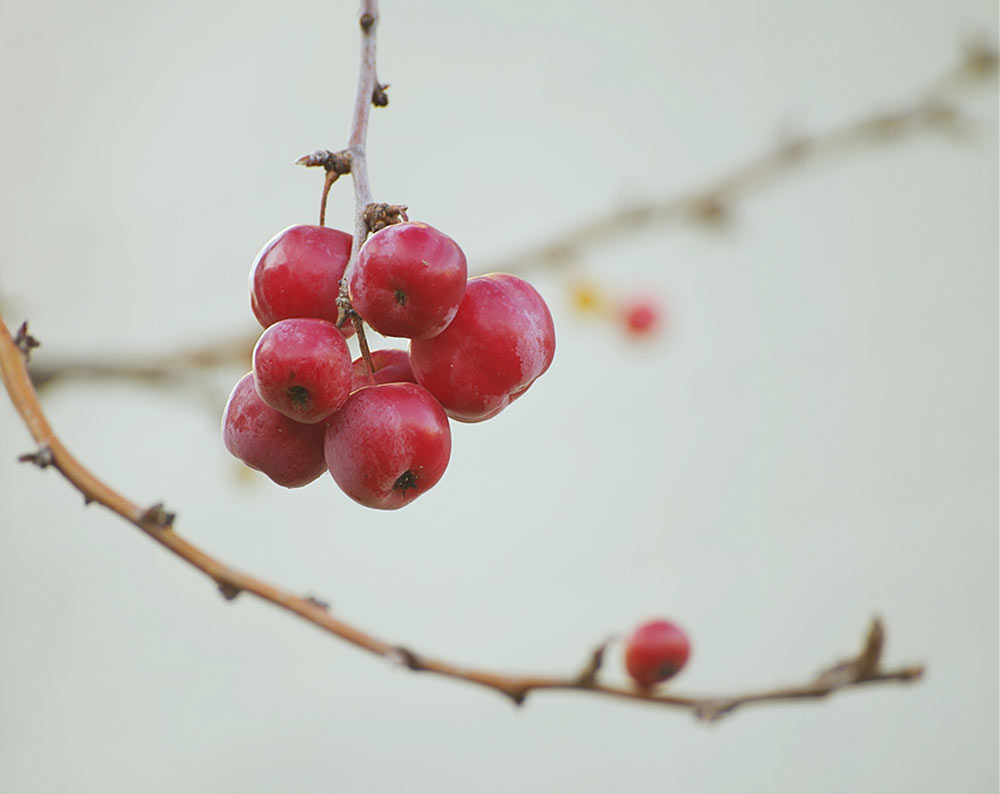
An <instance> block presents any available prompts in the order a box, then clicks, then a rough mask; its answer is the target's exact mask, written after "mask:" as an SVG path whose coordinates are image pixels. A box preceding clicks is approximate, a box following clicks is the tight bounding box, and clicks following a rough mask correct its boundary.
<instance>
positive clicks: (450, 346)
mask: <svg viewBox="0 0 1000 794" xmlns="http://www.w3.org/2000/svg"><path fill="white" fill-rule="evenodd" d="M555 345H556V337H555V327H554V326H553V324H552V315H551V314H550V313H549V308H548V306H547V305H546V304H545V301H544V300H543V299H542V296H541V295H539V294H538V292H537V291H536V290H535V289H534V287H532V286H531V285H530V284H529V283H528V282H526V281H523V280H522V279H519V278H518V277H517V276H512V275H509V274H507V273H491V274H489V275H486V276H479V277H478V278H473V279H470V280H469V282H468V284H467V285H466V288H465V295H464V297H463V298H462V303H461V305H460V306H459V308H458V313H457V314H456V315H455V319H454V320H452V321H451V323H450V324H449V325H448V327H447V328H446V329H445V330H444V331H442V332H441V333H440V334H438V335H437V336H435V337H433V338H431V339H426V340H418V339H414V340H413V341H412V342H411V343H410V363H411V364H412V366H413V374H414V375H415V376H416V378H417V383H419V384H420V385H421V386H423V387H424V388H425V389H427V390H428V391H429V392H430V393H431V394H433V395H434V396H435V397H436V398H437V399H438V401H439V402H440V403H441V405H442V406H443V407H444V409H445V411H446V412H447V414H448V416H450V417H451V418H452V419H457V420H458V421H460V422H481V421H483V420H485V419H489V418H490V417H493V416H496V415H497V414H498V413H500V411H502V410H503V409H504V408H505V407H507V405H509V404H510V403H511V402H512V401H513V400H515V399H517V397H519V396H520V395H521V394H523V393H524V391H525V390H527V388H528V387H529V386H531V384H532V383H534V381H535V379H536V378H538V377H539V376H540V375H541V374H542V373H544V372H545V370H547V369H548V368H549V365H550V364H551V363H552V358H553V356H554V355H555Z"/></svg>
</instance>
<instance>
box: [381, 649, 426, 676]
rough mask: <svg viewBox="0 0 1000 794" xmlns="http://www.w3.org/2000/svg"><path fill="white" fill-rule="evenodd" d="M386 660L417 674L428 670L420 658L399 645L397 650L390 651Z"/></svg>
mask: <svg viewBox="0 0 1000 794" xmlns="http://www.w3.org/2000/svg"><path fill="white" fill-rule="evenodd" d="M385 658H386V659H388V660H389V661H390V662H392V663H393V664H398V665H400V666H401V667H405V668H406V669H407V670H412V671H413V672H415V673H419V672H422V671H424V670H426V669H427V667H426V665H425V664H424V663H423V661H421V659H420V657H419V656H418V655H417V654H416V653H414V652H413V651H411V650H410V649H409V648H406V647H404V646H402V645H397V646H396V647H395V648H392V649H390V650H389V651H388V652H387V653H386V655H385Z"/></svg>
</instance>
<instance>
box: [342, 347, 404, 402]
mask: <svg viewBox="0 0 1000 794" xmlns="http://www.w3.org/2000/svg"><path fill="white" fill-rule="evenodd" d="M372 364H374V365H375V374H374V375H373V378H374V382H373V381H372V380H371V379H369V377H368V365H367V364H365V359H364V357H363V356H359V357H358V358H356V359H354V363H353V364H352V365H351V366H352V368H353V371H352V374H351V391H352V392H354V391H357V390H358V389H363V388H364V387H365V386H377V385H378V384H380V383H416V382H417V379H416V378H415V377H413V367H411V366H410V356H409V355H408V354H407V352H406V351H405V350H397V349H395V348H386V349H385V350H373V351H372Z"/></svg>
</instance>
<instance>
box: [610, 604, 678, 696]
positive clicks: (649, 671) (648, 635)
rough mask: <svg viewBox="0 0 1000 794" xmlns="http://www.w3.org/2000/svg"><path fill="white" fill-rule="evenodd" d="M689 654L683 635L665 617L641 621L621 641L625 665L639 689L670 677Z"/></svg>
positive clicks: (676, 671) (646, 687) (647, 687)
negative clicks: (641, 622)
mask: <svg viewBox="0 0 1000 794" xmlns="http://www.w3.org/2000/svg"><path fill="white" fill-rule="evenodd" d="M690 654H691V644H690V642H689V641H688V638H687V635H686V634H685V633H684V631H683V630H681V628H680V627H678V626H677V625H676V624H675V623H671V622H670V621H669V620H650V621H647V622H646V623H643V624H642V625H641V626H639V627H638V628H637V629H636V630H635V631H633V632H632V635H631V636H630V637H629V638H628V640H627V641H626V643H625V669H626V670H627V671H628V674H629V676H631V678H632V680H633V681H634V682H635V684H636V686H638V687H639V688H640V689H649V688H650V687H653V686H655V685H656V684H658V683H660V682H661V681H666V680H667V679H668V678H672V677H673V676H675V675H676V674H677V673H678V672H680V670H681V668H682V667H684V665H685V663H686V662H687V660H688V656H689V655H690Z"/></svg>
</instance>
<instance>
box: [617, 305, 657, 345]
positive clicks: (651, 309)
mask: <svg viewBox="0 0 1000 794" xmlns="http://www.w3.org/2000/svg"><path fill="white" fill-rule="evenodd" d="M623 319H624V321H625V330H626V331H628V333H630V334H632V335H633V336H648V335H649V334H651V333H653V331H655V330H656V325H657V323H658V322H659V319H660V310H659V307H658V306H657V305H656V304H655V303H653V302H652V301H649V300H645V299H638V300H634V301H632V302H630V303H628V304H626V305H625V307H624V316H623Z"/></svg>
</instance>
